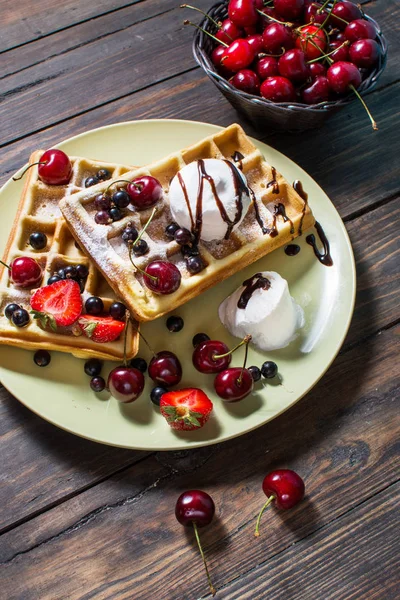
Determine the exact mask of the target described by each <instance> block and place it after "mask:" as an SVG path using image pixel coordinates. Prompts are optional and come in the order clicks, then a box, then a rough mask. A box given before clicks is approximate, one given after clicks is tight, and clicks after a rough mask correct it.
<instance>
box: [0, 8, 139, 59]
mask: <svg viewBox="0 0 400 600" xmlns="http://www.w3.org/2000/svg"><path fill="white" fill-rule="evenodd" d="M139 1H140V0H131V1H130V2H129V0H96V2H92V1H90V0H89V1H87V2H79V1H78V0H66V1H65V2H63V4H62V7H60V3H59V2H57V0H46V2H34V3H32V2H31V1H30V0H19V2H17V3H12V2H6V3H4V4H3V7H2V23H3V32H2V36H1V46H0V51H1V52H4V51H5V50H7V49H8V48H13V47H14V46H19V45H21V44H27V43H28V42H31V41H32V40H37V39H38V38H41V37H43V36H46V35H49V34H51V33H53V32H54V31H58V30H60V29H63V28H65V27H71V25H74V24H77V23H80V22H81V21H84V20H88V19H95V18H96V17H99V15H101V14H104V13H108V12H110V11H113V10H116V9H118V8H122V7H124V6H128V5H133V4H136V3H137V2H139Z"/></svg>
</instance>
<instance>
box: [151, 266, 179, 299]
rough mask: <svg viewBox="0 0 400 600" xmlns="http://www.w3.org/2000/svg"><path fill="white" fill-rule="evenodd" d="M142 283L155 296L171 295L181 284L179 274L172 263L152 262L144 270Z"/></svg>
mask: <svg viewBox="0 0 400 600" xmlns="http://www.w3.org/2000/svg"><path fill="white" fill-rule="evenodd" d="M144 273H145V275H144V277H143V280H144V283H145V284H146V286H147V287H148V288H149V289H150V290H151V291H152V292H154V293H155V294H161V295H166V294H173V292H176V290H177V289H178V288H179V286H180V284H181V272H180V271H179V269H178V267H176V266H175V265H174V264H173V263H171V262H168V261H166V260H154V261H153V262H151V263H149V264H148V265H147V267H146V268H145V270H144Z"/></svg>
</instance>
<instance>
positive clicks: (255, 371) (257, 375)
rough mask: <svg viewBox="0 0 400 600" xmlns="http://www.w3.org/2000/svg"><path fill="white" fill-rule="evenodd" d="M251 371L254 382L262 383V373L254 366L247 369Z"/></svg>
mask: <svg viewBox="0 0 400 600" xmlns="http://www.w3.org/2000/svg"><path fill="white" fill-rule="evenodd" d="M247 370H248V371H250V373H251V376H252V378H253V381H260V379H261V371H260V369H259V368H258V367H255V366H252V367H248V368H247Z"/></svg>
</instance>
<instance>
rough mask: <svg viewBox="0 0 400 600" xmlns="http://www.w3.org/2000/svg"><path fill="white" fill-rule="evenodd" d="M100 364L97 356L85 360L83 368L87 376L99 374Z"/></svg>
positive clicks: (101, 364)
mask: <svg viewBox="0 0 400 600" xmlns="http://www.w3.org/2000/svg"><path fill="white" fill-rule="evenodd" d="M102 366H103V363H102V362H101V360H99V359H98V358H89V360H87V361H86V362H85V365H84V367H83V368H84V371H85V373H86V375H89V377H96V376H97V375H100V373H101V368H102Z"/></svg>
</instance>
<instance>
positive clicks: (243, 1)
mask: <svg viewBox="0 0 400 600" xmlns="http://www.w3.org/2000/svg"><path fill="white" fill-rule="evenodd" d="M259 6H260V3H259V2H257V3H256V2H255V1H254V0H230V2H229V4H228V15H229V18H230V20H231V21H233V23H235V24H236V25H238V26H239V27H249V26H250V25H255V24H256V23H257V21H258V13H257V7H258V8H259Z"/></svg>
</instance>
